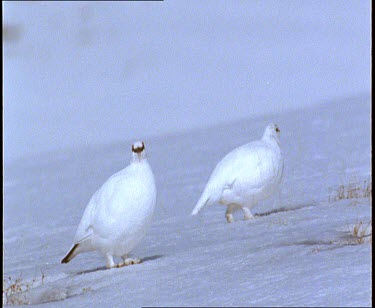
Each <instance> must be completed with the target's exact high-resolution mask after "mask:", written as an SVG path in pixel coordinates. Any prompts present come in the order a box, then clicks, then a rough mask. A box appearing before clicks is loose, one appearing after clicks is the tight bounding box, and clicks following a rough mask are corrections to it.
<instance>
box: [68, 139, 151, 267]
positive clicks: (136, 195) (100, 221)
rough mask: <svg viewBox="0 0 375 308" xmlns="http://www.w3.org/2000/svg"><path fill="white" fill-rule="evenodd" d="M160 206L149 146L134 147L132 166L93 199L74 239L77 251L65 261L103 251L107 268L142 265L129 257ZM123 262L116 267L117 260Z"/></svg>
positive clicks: (106, 185)
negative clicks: (147, 154)
mask: <svg viewBox="0 0 375 308" xmlns="http://www.w3.org/2000/svg"><path fill="white" fill-rule="evenodd" d="M155 203H156V187H155V180H154V175H153V173H152V170H151V168H150V165H149V164H148V162H147V159H146V152H145V145H144V143H143V142H136V143H134V144H133V146H132V157H131V163H130V165H129V166H127V167H126V168H125V169H123V170H121V171H119V172H117V173H115V174H114V175H112V176H111V177H110V178H109V179H108V180H107V181H106V182H105V183H104V184H103V186H102V187H101V188H100V189H99V190H98V191H97V192H96V193H95V194H94V195H93V196H92V198H91V200H90V202H89V204H88V205H87V207H86V209H85V212H84V213H83V216H82V219H81V222H80V223H79V226H78V229H77V232H76V235H75V237H74V242H73V247H72V248H71V249H70V250H69V252H68V254H67V255H66V256H65V258H64V259H63V260H62V261H61V263H68V262H69V261H70V260H71V259H73V258H74V257H75V256H76V255H78V254H80V253H83V252H88V251H93V250H96V251H99V252H101V253H102V254H104V255H105V257H106V259H107V267H108V268H112V267H120V266H123V265H129V264H135V263H140V262H141V260H139V259H136V258H135V259H131V258H128V253H129V252H130V251H131V250H132V249H133V248H134V247H135V246H136V245H137V244H138V243H139V242H140V241H141V239H142V238H143V237H144V236H145V234H146V231H147V229H148V226H149V225H150V223H151V219H152V216H153V213H154V208H155ZM114 256H116V257H121V258H122V260H123V262H122V263H119V264H115V263H114V261H113V257H114Z"/></svg>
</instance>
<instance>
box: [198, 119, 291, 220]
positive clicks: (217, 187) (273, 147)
mask: <svg viewBox="0 0 375 308" xmlns="http://www.w3.org/2000/svg"><path fill="white" fill-rule="evenodd" d="M279 135H280V130H279V128H278V127H277V125H276V124H269V125H268V126H267V127H266V129H265V131H264V134H263V137H262V139H261V140H257V141H253V142H250V143H248V144H245V145H242V146H240V147H238V148H236V149H234V150H233V151H231V152H229V153H228V154H227V155H226V156H225V157H224V158H223V159H222V160H221V161H220V162H219V163H218V164H217V166H216V168H215V169H214V171H213V172H212V174H211V177H210V179H209V180H208V183H207V185H206V187H205V189H204V191H203V194H202V196H201V197H200V199H199V201H198V202H197V205H196V206H195V208H194V210H193V212H192V213H191V214H192V215H196V214H198V212H199V211H200V210H201V209H202V208H203V207H204V206H206V205H212V204H215V203H221V204H223V205H226V206H227V207H228V208H227V211H226V214H225V216H226V218H227V221H228V222H232V221H233V212H234V211H235V210H237V209H240V208H241V209H242V210H243V212H244V216H245V219H250V218H253V215H252V214H251V212H250V209H251V208H252V207H254V206H255V205H256V204H257V202H258V201H260V200H263V199H266V198H267V197H270V196H271V195H272V194H274V193H275V192H276V191H277V190H278V187H279V184H280V182H281V178H282V175H283V168H284V162H283V157H282V155H281V150H280V138H279Z"/></svg>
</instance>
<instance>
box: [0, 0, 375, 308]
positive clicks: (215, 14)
mask: <svg viewBox="0 0 375 308" xmlns="http://www.w3.org/2000/svg"><path fill="white" fill-rule="evenodd" d="M2 5H3V19H4V20H3V36H4V41H3V52H4V56H3V62H4V67H3V75H4V78H3V79H4V81H3V90H4V94H3V95H4V99H3V116H4V117H3V118H4V123H3V130H4V136H3V139H4V143H3V150H4V178H3V203H4V206H3V216H4V218H3V279H4V280H3V284H4V286H5V287H7V286H9V283H12V282H13V283H14V282H15V281H16V280H17V279H18V278H19V280H18V282H17V283H16V284H15V286H19V288H18V289H17V290H16V291H20V289H21V290H22V292H17V293H13V294H12V295H11V294H10V293H9V294H8V295H9V296H8V303H9V304H11V303H14V304H25V303H33V304H35V305H36V306H43V307H46V306H48V307H86V306H92V304H93V303H95V305H96V306H104V307H141V306H371V305H372V297H371V293H372V282H371V276H372V271H371V263H372V256H371V253H372V248H371V245H370V243H369V241H368V239H369V238H368V237H367V238H365V241H364V242H363V243H358V239H356V238H354V237H353V236H352V235H351V233H353V227H354V226H356V225H358V224H360V223H361V222H362V223H363V225H367V223H368V222H369V221H370V220H371V219H372V216H371V197H370V198H369V197H368V196H367V195H364V194H360V195H359V196H357V197H355V198H351V199H346V198H341V197H339V195H338V194H339V193H340V194H341V193H342V194H343V196H345V195H347V191H346V190H345V189H348V188H349V187H360V189H359V192H361V193H362V192H364V191H365V190H364V189H363V187H366V185H368V183H369V182H370V181H371V176H372V174H371V141H370V134H371V130H370V121H371V107H370V106H371V105H370V96H371V84H370V81H371V66H370V63H371V44H370V43H371V3H370V2H369V1H359V2H358V1H356V0H353V1H344V2H343V1H294V2H292V1H288V2H285V1H273V0H272V1H216V0H215V1H205V2H201V1H199V2H198V1H195V2H194V1H188V2H183V1H168V0H166V1H163V2H149V1H143V2H125V1H114V2H110V3H107V2H106V3H104V2H68V1H62V2H58V3H55V2H27V1H26V2H11V1H5V2H3V3H2ZM4 27H5V28H4ZM270 122H274V123H277V124H278V126H279V127H280V130H281V148H282V151H283V155H284V157H285V166H284V176H283V180H282V183H281V193H280V194H279V195H276V196H274V197H273V198H271V199H269V200H265V201H263V202H260V204H259V205H258V206H256V207H254V208H253V211H252V212H253V214H255V219H254V220H252V221H243V220H242V214H241V213H240V212H237V213H235V215H234V216H235V222H234V223H232V224H228V223H227V222H226V220H225V215H224V213H225V207H224V206H221V205H219V204H218V205H213V206H211V207H207V208H205V209H204V210H203V211H202V212H201V213H200V214H199V215H198V216H196V217H192V216H190V213H191V211H192V209H193V207H194V205H195V204H196V202H197V200H198V198H199V196H200V195H201V193H202V191H203V188H204V186H205V184H206V182H207V180H208V177H209V175H210V173H211V172H212V170H213V169H214V167H215V166H216V164H217V162H218V161H219V160H220V159H221V158H222V157H223V156H224V155H225V154H226V153H228V152H229V151H231V150H232V149H234V148H236V147H238V146H240V145H242V144H245V143H248V142H250V141H252V140H257V139H259V138H260V137H261V135H262V133H263V130H264V127H265V126H266V125H267V124H268V123H270ZM139 139H141V140H143V141H145V143H146V144H147V151H148V157H149V162H150V165H151V167H152V169H153V171H154V174H155V180H156V186H157V189H158V200H157V205H156V209H155V215H154V218H153V222H152V225H151V227H150V229H149V232H148V233H147V235H146V237H145V239H144V240H143V241H142V242H141V243H140V244H139V246H137V247H136V248H135V250H134V252H133V256H134V257H140V258H142V259H143V261H144V262H143V263H141V264H139V265H132V266H127V267H123V268H119V269H111V270H107V269H106V268H105V259H104V258H103V257H102V256H101V255H100V254H97V253H88V254H82V255H80V256H77V257H76V258H75V259H74V260H72V261H71V262H70V263H69V264H61V263H60V261H61V259H62V258H63V257H64V254H65V253H66V251H67V250H68V249H69V247H70V245H71V243H72V240H73V237H74V234H75V231H76V228H77V226H78V223H79V221H80V219H81V217H82V214H83V211H84V209H85V207H86V205H87V203H88V201H89V199H90V197H91V196H92V194H93V193H94V192H95V191H96V190H97V189H98V188H99V187H100V186H101V185H102V184H103V182H104V181H105V180H106V179H107V178H108V177H109V176H110V175H112V174H114V173H115V172H117V171H118V170H120V169H122V168H124V166H126V165H127V164H128V163H129V160H130V156H129V151H130V149H131V144H132V143H133V142H134V141H135V140H139ZM365 181H366V182H365ZM371 185H372V184H371ZM366 232H369V230H367V231H366ZM371 232H372V231H371ZM9 277H10V278H11V281H10V280H9ZM3 290H4V287H3ZM8 291H9V292H10V290H9V289H8ZM3 302H4V293H3Z"/></svg>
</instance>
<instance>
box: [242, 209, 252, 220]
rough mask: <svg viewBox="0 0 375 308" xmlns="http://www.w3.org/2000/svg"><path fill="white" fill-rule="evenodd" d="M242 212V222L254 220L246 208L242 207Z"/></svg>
mask: <svg viewBox="0 0 375 308" xmlns="http://www.w3.org/2000/svg"><path fill="white" fill-rule="evenodd" d="M242 211H243V214H244V216H243V219H244V220H250V219H254V215H253V214H251V212H250V209H249V208H247V207H243V208H242Z"/></svg>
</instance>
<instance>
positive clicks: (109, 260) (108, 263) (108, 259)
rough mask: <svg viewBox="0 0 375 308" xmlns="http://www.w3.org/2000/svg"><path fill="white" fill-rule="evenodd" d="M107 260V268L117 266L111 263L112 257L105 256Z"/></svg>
mask: <svg viewBox="0 0 375 308" xmlns="http://www.w3.org/2000/svg"><path fill="white" fill-rule="evenodd" d="M106 259H107V268H115V267H116V266H117V264H116V263H115V262H113V257H112V256H111V255H107V256H106Z"/></svg>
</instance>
